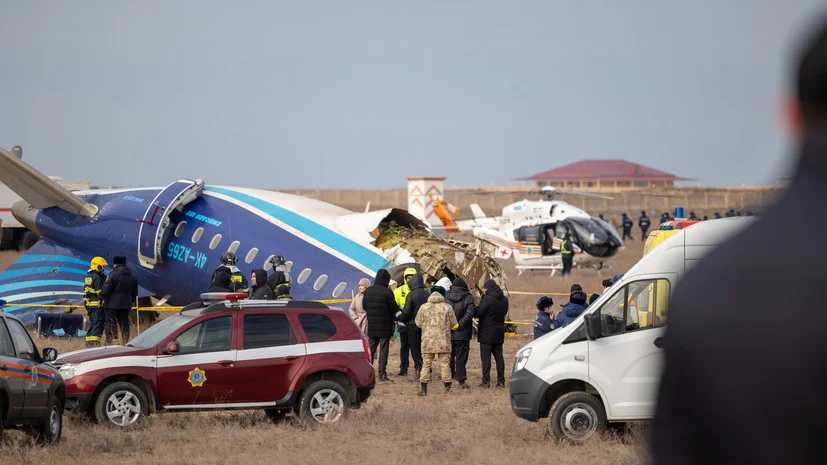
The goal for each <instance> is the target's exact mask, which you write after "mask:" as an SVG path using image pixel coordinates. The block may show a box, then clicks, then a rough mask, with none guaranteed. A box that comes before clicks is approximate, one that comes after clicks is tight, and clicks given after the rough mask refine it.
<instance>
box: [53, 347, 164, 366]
mask: <svg viewBox="0 0 827 465" xmlns="http://www.w3.org/2000/svg"><path fill="white" fill-rule="evenodd" d="M153 351H154V347H153V348H150V349H140V348H138V347H126V346H105V347H95V348H93V349H83V350H76V351H74V352H67V353H65V354H62V355H60V356H59V357H58V358H57V360H55V362H54V364H55V365H63V364H65V363H83V362H88V361H91V360H100V359H103V358H112V357H123V356H126V355H151V354H152V353H153Z"/></svg>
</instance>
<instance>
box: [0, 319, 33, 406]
mask: <svg viewBox="0 0 827 465" xmlns="http://www.w3.org/2000/svg"><path fill="white" fill-rule="evenodd" d="M5 321H6V318H2V317H0V390H2V391H5V392H6V394H7V395H8V400H9V405H8V406H7V407H8V414H7V415H6V418H5V420H6V421H7V422H13V421H14V420H17V419H18V418H20V417H21V415H22V414H23V404H24V403H25V399H26V394H25V390H26V385H27V384H28V383H29V379H30V378H29V376H28V375H26V374H25V373H24V372H23V369H24V368H25V367H24V366H23V365H20V364H19V363H18V360H17V353H16V352H15V350H14V343H13V342H12V339H11V334H10V333H9V330H8V328H6V323H5Z"/></svg>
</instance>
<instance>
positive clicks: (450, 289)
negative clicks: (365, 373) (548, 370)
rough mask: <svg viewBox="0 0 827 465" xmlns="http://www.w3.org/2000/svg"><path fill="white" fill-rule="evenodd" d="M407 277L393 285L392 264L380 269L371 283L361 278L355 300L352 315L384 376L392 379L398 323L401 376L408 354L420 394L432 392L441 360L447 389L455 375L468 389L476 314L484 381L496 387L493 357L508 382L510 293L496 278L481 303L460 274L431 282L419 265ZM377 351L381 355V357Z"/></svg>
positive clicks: (502, 384) (499, 383)
mask: <svg viewBox="0 0 827 465" xmlns="http://www.w3.org/2000/svg"><path fill="white" fill-rule="evenodd" d="M402 279H403V283H401V284H400V285H398V286H396V288H395V289H393V283H392V282H391V276H390V273H389V272H388V270H385V269H382V270H379V272H378V273H377V274H376V278H375V279H374V281H373V284H372V285H369V284H370V283H369V282H368V280H367V279H362V280H361V281H360V282H359V295H357V296H355V298H354V299H353V301H352V302H351V305H350V316H351V318H353V320H354V321H355V322H356V324H357V325H358V326H359V327H360V328H361V329H362V331H363V332H364V333H365V334H366V335H367V337H368V341H369V345H370V355H371V360H373V361H375V362H376V364H377V373H378V379H379V381H380V382H389V381H390V378H389V377H388V371H387V365H388V355H389V352H390V340H391V337H392V336H393V335H394V332H395V331H394V329H395V328H398V330H399V335H400V369H399V372H398V373H397V374H398V375H399V376H406V375H407V371H408V368H409V361H408V357H409V354H410V358H412V359H413V366H414V370H415V372H416V378H417V379H418V380H419V382H420V387H419V393H418V394H419V395H420V396H425V395H427V393H428V384H429V383H430V381H431V367H432V366H433V364H434V363H435V362H438V363H439V364H440V365H441V369H442V371H441V373H442V382H443V389H444V392H446V393H447V392H450V391H451V387H452V385H453V381H454V380H456V381H457V383H458V385H459V387H460V388H461V389H468V388H469V386H468V383H467V380H468V374H467V369H466V366H467V363H468V354H469V351H470V344H471V339H472V336H473V320H474V318H476V319H477V320H478V325H477V341H478V343H479V345H480V362H481V364H482V383H481V384H480V386H481V387H484V388H489V387H491V359H492V357H493V359H494V365H495V367H496V376H497V379H496V386H497V387H500V388H502V387H505V361H504V359H503V342H504V341H505V320H506V314H507V313H508V298H507V297H506V296H505V293H504V292H503V291H502V289H501V288H500V287H499V286H498V285H497V283H496V282H495V281H494V280H487V281H485V283H484V284H483V293H484V295H483V297H482V299H481V301H480V303H479V304H476V303H475V300H474V297H473V296H472V295H471V292H470V290H469V288H468V284H467V283H466V282H465V281H464V280H463V279H462V278H460V277H456V278H454V279H453V280H449V279H447V278H443V279H441V280H439V281H438V282H436V283H433V284H432V285H430V286H428V283H427V282H426V276H424V275H423V274H422V273H420V272H419V271H418V270H417V269H416V268H408V269H406V270H405V272H404V273H403V278H402ZM377 353H378V359H377Z"/></svg>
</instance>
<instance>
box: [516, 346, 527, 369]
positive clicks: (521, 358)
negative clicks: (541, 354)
mask: <svg viewBox="0 0 827 465" xmlns="http://www.w3.org/2000/svg"><path fill="white" fill-rule="evenodd" d="M530 355H531V347H529V348H528V349H523V350H521V351H520V352H518V353H517V360H515V361H514V371H517V370H522V369H523V368H525V365H526V363H528V357H529V356H530Z"/></svg>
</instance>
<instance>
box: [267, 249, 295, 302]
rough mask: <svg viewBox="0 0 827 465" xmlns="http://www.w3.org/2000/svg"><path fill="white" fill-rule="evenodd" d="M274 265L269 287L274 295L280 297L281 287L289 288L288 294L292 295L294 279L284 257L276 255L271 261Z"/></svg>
mask: <svg viewBox="0 0 827 465" xmlns="http://www.w3.org/2000/svg"><path fill="white" fill-rule="evenodd" d="M270 263H271V264H272V265H273V272H272V273H271V274H270V277H269V278H267V285H268V286H269V287H270V289H272V290H273V294H275V295H278V288H279V287H287V293H288V294H289V293H290V287H291V286H292V285H293V278H292V277H291V276H290V270H289V267H288V266H287V263H286V262H285V261H284V257H283V256H281V255H275V256H273V258H271V259H270Z"/></svg>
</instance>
